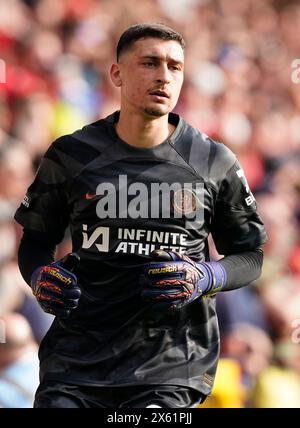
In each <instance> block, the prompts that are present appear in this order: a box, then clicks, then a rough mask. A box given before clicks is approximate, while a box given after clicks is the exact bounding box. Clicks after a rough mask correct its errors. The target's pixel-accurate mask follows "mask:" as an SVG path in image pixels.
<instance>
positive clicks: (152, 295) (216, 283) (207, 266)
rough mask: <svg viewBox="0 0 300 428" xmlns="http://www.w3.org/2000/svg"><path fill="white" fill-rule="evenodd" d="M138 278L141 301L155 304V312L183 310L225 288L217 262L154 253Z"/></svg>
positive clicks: (222, 275)
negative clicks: (197, 261)
mask: <svg viewBox="0 0 300 428" xmlns="http://www.w3.org/2000/svg"><path fill="white" fill-rule="evenodd" d="M151 255H152V256H153V259H154V260H153V261H151V262H150V263H147V264H145V266H144V274H143V275H142V276H141V287H142V299H143V300H146V301H149V302H156V305H155V306H156V309H159V310H170V311H174V310H176V309H181V308H184V307H185V306H187V305H189V304H190V303H192V302H193V301H194V300H196V299H198V298H199V297H201V296H203V295H206V296H212V295H214V294H215V293H216V292H217V291H219V290H221V289H222V287H223V286H224V285H225V284H226V272H225V270H224V268H223V266H222V265H221V264H220V263H218V262H209V263H206V262H201V263H196V262H194V261H193V260H191V259H190V258H189V257H188V256H185V255H182V254H179V253H176V252H173V251H164V250H156V251H154V252H152V254H151Z"/></svg>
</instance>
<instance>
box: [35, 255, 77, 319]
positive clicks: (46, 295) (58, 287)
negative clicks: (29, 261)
mask: <svg viewBox="0 0 300 428" xmlns="http://www.w3.org/2000/svg"><path fill="white" fill-rule="evenodd" d="M78 262H79V257H78V256H77V254H75V253H72V254H69V255H67V256H66V257H64V258H63V259H61V260H58V261H56V262H53V263H51V264H50V265H46V266H40V267H39V268H37V269H36V270H35V271H34V272H33V274H32V276H31V289H32V291H33V294H34V296H35V297H36V299H37V301H38V303H39V305H40V306H41V307H42V309H43V311H44V312H47V313H49V314H53V315H56V316H58V317H60V318H67V317H68V316H69V315H70V312H71V310H72V309H75V308H76V307H77V306H78V301H79V298H80V295H81V291H80V288H79V287H78V286H77V278H76V276H75V275H74V273H72V272H71V271H72V270H73V268H75V266H76V265H77V264H78Z"/></svg>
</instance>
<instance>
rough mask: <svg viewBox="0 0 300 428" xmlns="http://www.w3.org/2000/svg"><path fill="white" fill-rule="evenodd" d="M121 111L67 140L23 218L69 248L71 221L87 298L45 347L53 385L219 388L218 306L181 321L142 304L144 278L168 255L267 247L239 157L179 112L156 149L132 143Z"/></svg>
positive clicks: (38, 181)
mask: <svg viewBox="0 0 300 428" xmlns="http://www.w3.org/2000/svg"><path fill="white" fill-rule="evenodd" d="M118 115H119V113H118V112H116V113H114V114H112V115H111V116H109V117H107V118H106V119H103V120H99V121H97V122H95V123H93V124H91V125H88V126H85V127H84V128H83V129H81V130H78V131H76V132H74V133H73V134H72V135H67V136H63V137H61V138H59V139H58V140H56V141H55V142H54V143H53V144H52V145H51V146H50V148H49V149H48V151H47V152H46V154H45V156H44V158H43V160H42V162H41V164H40V167H39V169H38V172H37V175H36V178H35V180H34V182H33V184H32V185H31V186H30V188H29V189H28V193H27V195H26V196H25V198H24V200H23V202H22V204H21V206H20V208H19V209H18V210H17V212H16V215H15V218H16V220H17V221H18V222H19V223H20V224H21V225H23V226H24V228H25V230H31V231H35V232H39V234H40V236H41V237H43V239H45V241H47V242H51V243H53V244H54V243H55V244H57V243H59V242H60V241H61V240H62V238H63V236H64V232H65V229H66V227H67V226H68V225H69V226H70V230H71V235H72V244H73V251H76V252H77V253H78V254H79V255H80V258H81V262H80V266H79V267H78V269H77V272H76V274H77V276H78V283H79V285H80V287H81V289H82V297H81V299H80V302H79V306H78V308H77V309H75V310H74V311H72V312H71V315H70V317H69V318H68V319H67V320H64V321H61V320H59V319H58V318H56V319H55V321H54V322H53V324H52V326H51V328H50V330H49V331H48V333H47V334H46V336H45V338H44V340H43V341H42V344H41V346H40V360H41V379H42V380H43V379H46V378H47V379H50V378H51V379H58V380H63V381H64V382H67V383H68V382H69V383H74V384H87V385H103V386H105V385H109V386H114V385H142V384H170V385H172V384H173V385H184V386H188V387H192V388H194V389H197V390H200V391H201V392H203V393H204V394H209V393H210V391H211V387H212V383H213V379H214V376H215V371H216V365H217V360H218V356H219V330H218V322H217V317H216V310H215V298H214V297H208V298H202V299H198V300H196V301H195V302H193V303H192V304H190V305H189V306H187V307H186V308H185V309H182V310H181V311H179V312H177V313H175V314H170V315H168V314H164V313H156V312H155V311H153V307H152V305H151V304H149V303H145V302H143V301H142V300H141V297H140V293H141V289H140V285H139V276H140V274H141V273H142V267H143V264H144V263H145V262H148V261H149V255H150V253H151V251H152V250H154V249H156V248H168V249H171V250H174V251H179V252H182V253H186V254H187V255H188V256H190V257H191V258H193V259H194V260H196V261H202V260H208V245H207V238H208V235H209V234H210V233H211V234H212V236H213V239H214V242H215V244H216V247H217V249H218V251H219V253H221V254H224V255H227V254H233V253H238V252H242V251H246V250H251V249H254V248H257V247H258V246H260V245H261V244H263V243H264V242H265V240H266V233H265V230H264V226H263V223H262V221H261V219H260V218H259V216H258V214H257V213H256V203H255V200H254V198H253V195H252V193H251V191H250V189H249V187H248V184H247V181H246V179H245V177H244V174H243V170H242V169H241V167H240V165H239V164H238V162H237V160H236V158H235V156H234V154H233V153H232V152H231V151H230V150H229V149H228V148H227V147H226V146H225V145H223V144H220V143H217V142H215V141H213V140H211V139H210V138H208V137H207V136H206V135H205V134H203V133H201V132H199V131H198V130H196V129H194V128H192V127H191V126H189V125H188V124H187V123H186V122H185V121H184V120H183V119H182V118H180V117H179V116H177V115H176V114H173V113H172V114H170V115H169V121H170V123H172V124H173V125H175V126H176V129H175V131H174V132H173V134H172V135H171V137H170V138H169V139H168V140H166V141H165V142H163V143H162V144H160V145H158V146H156V147H153V148H137V147H132V146H130V145H128V144H126V143H125V142H124V141H122V140H120V139H119V137H118V135H117V134H116V131H115V126H114V123H115V122H117V120H118Z"/></svg>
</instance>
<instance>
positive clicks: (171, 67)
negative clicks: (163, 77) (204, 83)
mask: <svg viewBox="0 0 300 428" xmlns="http://www.w3.org/2000/svg"><path fill="white" fill-rule="evenodd" d="M170 69H171V70H173V71H181V70H182V68H181V66H180V65H179V64H171V65H170Z"/></svg>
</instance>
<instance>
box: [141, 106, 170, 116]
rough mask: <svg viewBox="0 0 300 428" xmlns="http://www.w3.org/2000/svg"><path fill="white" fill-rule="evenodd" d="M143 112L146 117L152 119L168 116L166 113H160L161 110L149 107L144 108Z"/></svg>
mask: <svg viewBox="0 0 300 428" xmlns="http://www.w3.org/2000/svg"><path fill="white" fill-rule="evenodd" d="M144 112H145V113H146V114H147V115H148V116H153V117H162V116H165V115H166V114H168V111H165V112H164V111H162V110H161V109H156V108H153V107H152V108H150V107H145V109H144Z"/></svg>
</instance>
